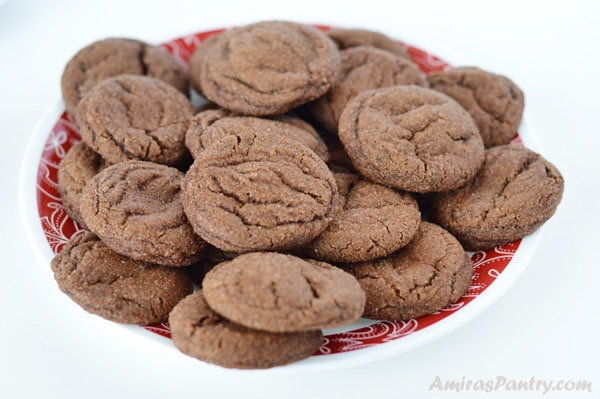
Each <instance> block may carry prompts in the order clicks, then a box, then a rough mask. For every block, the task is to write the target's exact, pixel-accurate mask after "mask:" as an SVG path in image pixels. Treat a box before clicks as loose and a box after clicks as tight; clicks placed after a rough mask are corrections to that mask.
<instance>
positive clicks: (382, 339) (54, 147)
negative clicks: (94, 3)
mask: <svg viewBox="0 0 600 399" xmlns="http://www.w3.org/2000/svg"><path fill="white" fill-rule="evenodd" d="M318 28H320V29H323V30H327V29H329V28H328V27H327V26H321V25H319V26H318ZM224 30H225V29H216V30H209V31H202V32H198V33H193V34H189V35H186V36H182V37H178V38H175V39H173V40H170V41H168V42H165V43H162V44H161V47H163V48H164V49H165V50H167V51H168V52H169V53H171V54H172V55H173V57H174V58H175V59H176V60H177V62H179V63H180V64H181V65H182V66H186V65H187V62H188V60H189V59H190V57H191V55H192V53H193V51H194V49H195V48H196V47H197V46H198V45H199V44H201V43H202V42H203V41H204V40H206V39H207V38H208V37H210V36H212V35H214V34H217V33H220V32H222V31H224ZM401 44H402V45H403V46H404V47H405V48H406V50H407V51H408V53H409V55H410V56H411V58H412V60H413V61H414V62H415V63H416V64H417V65H418V66H419V68H420V69H421V70H422V71H423V72H424V73H428V72H431V71H439V70H444V69H447V68H449V67H450V64H448V63H447V62H446V61H444V60H442V59H440V58H439V57H437V56H435V55H433V54H429V53H428V52H426V51H424V50H422V49H420V48H418V47H415V46H413V45H411V44H407V43H403V42H401ZM57 79H58V77H57ZM195 98H196V99H197V98H199V97H194V96H192V100H194V99H195ZM80 140H81V139H80V136H79V133H78V128H77V125H76V124H75V122H74V121H73V120H71V119H70V118H69V117H68V115H67V114H66V112H65V110H64V104H63V102H62V101H61V100H59V101H57V102H56V104H55V105H54V106H53V107H51V108H50V109H49V111H48V112H47V114H46V115H45V116H44V117H43V118H42V120H41V121H40V123H39V124H38V127H37V128H36V131H35V133H34V135H33V137H32V138H31V140H30V143H29V145H28V148H27V151H26V154H25V157H24V158H23V161H22V165H21V176H20V197H21V201H20V207H21V209H20V212H21V217H22V220H23V222H24V225H25V228H26V232H27V235H28V239H29V241H30V244H31V246H32V248H33V249H34V251H35V253H36V255H37V257H38V258H39V260H40V262H41V264H42V266H43V268H44V270H45V271H46V272H48V273H50V274H51V273H52V272H51V269H50V261H51V260H52V258H53V257H54V254H56V253H58V252H59V251H60V250H61V249H62V248H63V246H64V245H65V244H66V243H67V242H68V240H69V239H70V237H72V236H73V235H74V234H77V233H78V232H80V231H81V228H80V227H79V226H78V225H77V224H76V223H75V222H74V221H73V220H71V219H70V218H69V217H68V216H67V214H66V213H65V211H64V209H63V206H62V202H61V199H60V195H59V194H58V185H57V172H58V165H59V163H60V161H61V159H62V158H63V157H64V156H65V154H66V153H67V151H68V150H69V148H71V147H72V146H73V145H74V144H76V143H77V142H79V141H80ZM512 144H513V145H526V146H527V147H528V148H531V149H532V150H534V151H538V152H539V141H538V139H537V136H536V134H535V132H534V130H533V128H532V127H531V126H530V125H529V124H528V123H527V120H526V118H524V119H523V122H522V124H521V126H520V127H519V132H518V133H517V134H516V135H515V138H514V139H513V141H512ZM540 237H541V229H539V230H538V231H536V232H535V233H534V234H532V235H530V236H527V237H525V238H523V239H522V240H518V241H515V242H513V243H510V244H507V245H503V246H499V247H496V248H494V249H493V250H489V251H480V252H475V253H469V255H470V256H471V260H472V261H473V266H474V276H473V279H472V281H471V285H470V287H469V289H468V291H467V292H466V293H465V295H463V296H462V297H461V298H460V299H459V300H458V301H457V302H455V303H453V304H451V305H449V306H447V307H446V308H444V309H442V310H440V311H438V312H436V313H433V314H430V315H427V316H424V317H420V318H418V319H411V320H408V321H402V322H390V321H376V320H366V319H360V320H359V321H357V322H356V323H353V324H351V325H347V326H344V327H343V328H340V329H328V330H324V336H325V339H324V342H323V344H322V346H321V347H320V349H319V350H318V351H317V352H316V353H315V354H313V355H312V356H311V357H309V358H307V359H305V360H302V361H300V362H296V363H294V364H291V365H287V366H282V367H277V368H274V369H270V370H271V371H274V370H286V371H289V370H305V371H308V370H311V371H316V370H325V369H331V368H341V367H349V366H353V365H357V364H361V363H365V362H372V361H376V360H378V359H383V358H387V357H391V356H397V355H399V354H401V353H402V352H406V351H408V350H411V349H415V348H417V347H418V346H421V345H423V344H425V343H427V342H431V341H432V340H434V339H437V338H440V337H442V336H444V335H446V334H448V333H450V332H451V331H453V330H455V329H456V328H458V327H459V326H461V325H463V324H464V323H466V322H467V321H469V320H471V319H472V318H473V317H475V316H476V315H477V314H479V313H481V312H482V311H484V310H485V309H486V308H487V307H489V306H490V305H491V304H492V303H493V302H495V301H496V300H497V299H498V298H499V297H500V296H501V295H502V294H504V292H506V290H507V289H508V288H509V287H510V286H511V285H512V284H513V283H514V281H515V280H516V279H517V278H518V277H519V275H520V274H521V273H522V272H523V270H524V269H525V268H526V266H527V264H528V263H529V261H530V259H531V257H532V256H533V253H534V252H535V250H536V248H537V246H538V243H539V241H540ZM106 323H109V324H108V325H117V326H119V328H120V329H122V330H123V331H128V332H130V333H133V334H137V335H139V338H140V339H145V340H148V342H152V343H153V344H156V345H160V346H162V347H163V348H166V349H167V350H172V351H177V349H176V348H175V346H174V345H173V343H172V342H171V340H170V337H171V335H170V330H169V326H168V324H166V323H163V324H153V325H147V326H132V325H121V324H117V323H112V322H109V321H106ZM102 325H103V324H102ZM182 356H183V355H182ZM215 367H216V366H215Z"/></svg>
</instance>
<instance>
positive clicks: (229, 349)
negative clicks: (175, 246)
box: [169, 291, 323, 369]
mask: <svg viewBox="0 0 600 399" xmlns="http://www.w3.org/2000/svg"><path fill="white" fill-rule="evenodd" d="M169 325H170V327H171V335H172V339H173V343H174V344H175V346H176V347H177V349H179V350H180V351H181V352H182V353H184V354H186V355H188V356H191V357H194V358H196V359H199V360H202V361H205V362H208V363H212V364H216V365H218V366H222V367H226V368H238V369H266V368H271V367H276V366H283V365H285V364H289V363H292V362H296V361H298V360H302V359H304V358H307V357H309V356H310V355H312V354H313V353H315V352H316V351H317V350H318V349H319V347H320V346H321V344H322V341H323V334H322V332H321V331H320V330H313V331H306V332H293V333H271V332H266V331H258V330H253V329H249V328H246V327H243V326H241V325H239V324H236V323H233V322H231V321H229V320H227V319H224V318H223V317H221V316H219V315H218V314H217V313H215V312H214V311H213V310H212V309H211V308H210V307H209V306H208V304H207V303H206V300H205V299H204V295H203V293H202V291H196V292H195V293H193V294H191V295H189V296H188V297H186V298H184V299H183V300H182V301H181V302H179V303H178V304H177V306H175V308H174V309H173V311H172V312H171V314H170V315H169Z"/></svg>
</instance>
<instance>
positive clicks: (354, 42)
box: [327, 28, 410, 60]
mask: <svg viewBox="0 0 600 399" xmlns="http://www.w3.org/2000/svg"><path fill="white" fill-rule="evenodd" d="M327 35H328V36H329V37H330V38H332V39H333V41H334V42H335V43H336V44H337V46H338V47H339V49H340V50H343V49H347V48H351V47H357V46H373V47H377V48H380V49H382V50H386V51H389V52H391V53H394V54H396V55H398V56H400V57H403V58H405V59H407V60H410V56H409V55H408V53H407V52H406V50H405V48H404V46H402V45H401V44H400V43H399V42H397V41H396V40H394V39H392V38H390V37H388V36H387V35H384V34H383V33H381V32H376V31H371V30H367V29H344V28H334V29H330V30H329V31H327Z"/></svg>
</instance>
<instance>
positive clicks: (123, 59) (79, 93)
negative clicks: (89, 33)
mask: <svg viewBox="0 0 600 399" xmlns="http://www.w3.org/2000/svg"><path fill="white" fill-rule="evenodd" d="M122 74H133V75H144V76H148V77H152V78H156V79H160V80H162V81H164V82H165V83H168V84H169V85H171V86H173V87H175V88H176V89H177V90H179V91H180V92H182V93H183V94H184V95H186V96H187V95H189V81H188V77H187V73H186V72H185V71H184V70H183V68H182V67H181V66H180V65H179V64H178V63H177V62H176V61H175V59H173V57H171V55H170V54H169V53H167V52H166V51H164V50H163V49H161V48H160V47H157V46H153V45H150V44H148V43H144V42H141V41H139V40H134V39H125V38H108V39H103V40H99V41H96V42H94V43H91V44H89V45H88V46H86V47H84V48H82V49H81V50H79V51H78V52H77V53H76V54H75V55H74V56H73V57H72V58H71V59H70V60H69V62H68V63H67V65H66V66H65V69H64V71H63V74H62V78H61V88H62V96H63V100H64V102H65V108H66V109H67V112H68V113H69V114H70V115H71V116H72V117H73V118H75V117H76V113H77V105H78V104H79V101H80V100H81V99H82V98H83V97H84V96H85V95H86V94H87V93H88V92H89V91H90V90H91V89H92V88H93V87H94V86H95V85H96V83H98V82H100V81H102V80H104V79H106V78H110V77H113V76H117V75H122Z"/></svg>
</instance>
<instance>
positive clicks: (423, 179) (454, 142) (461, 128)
mask: <svg viewBox="0 0 600 399" xmlns="http://www.w3.org/2000/svg"><path fill="white" fill-rule="evenodd" d="M338 133H339V137H340V140H341V142H342V144H343V145H344V148H345V149H346V152H347V153H348V155H349V157H350V158H351V159H352V163H353V165H354V166H355V167H356V169H357V170H358V171H359V172H361V174H363V175H364V176H365V177H367V178H369V179H371V180H373V181H375V182H378V183H381V184H384V185H389V186H392V187H395V188H398V189H401V190H405V191H409V192H416V193H427V192H438V191H447V190H451V189H453V188H456V187H460V186H462V185H463V184H465V183H466V182H467V181H469V180H470V179H471V178H472V177H473V176H475V174H476V173H477V171H478V170H479V168H480V167H481V164H482V162H483V153H484V146H483V141H482V140H481V136H480V135H479V131H478V129H477V126H476V125H475V123H474V122H473V120H472V119H471V116H470V115H469V114H468V113H467V111H465V110H464V109H463V108H462V107H461V106H460V105H459V104H458V103H457V102H456V101H454V100H453V99H452V98H450V97H448V96H446V95H445V94H442V93H439V92H436V91H434V90H431V89H428V88H423V87H418V86H414V85H411V86H392V87H386V88H380V89H374V90H369V91H365V92H362V93H360V94H358V95H357V96H356V97H354V98H353V99H352V100H350V102H349V103H348V105H347V106H346V108H344V111H343V113H342V115H341V117H340V123H339V132H338Z"/></svg>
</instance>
